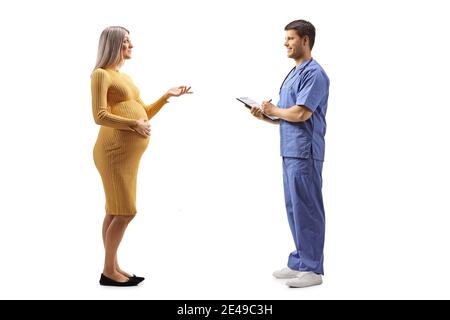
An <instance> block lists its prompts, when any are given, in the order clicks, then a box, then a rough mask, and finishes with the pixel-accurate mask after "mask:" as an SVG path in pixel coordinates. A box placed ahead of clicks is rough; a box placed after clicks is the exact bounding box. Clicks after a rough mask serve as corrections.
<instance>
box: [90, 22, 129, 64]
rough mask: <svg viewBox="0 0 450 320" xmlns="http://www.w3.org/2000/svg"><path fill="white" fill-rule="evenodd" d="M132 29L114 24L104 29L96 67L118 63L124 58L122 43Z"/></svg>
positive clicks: (99, 42) (99, 44)
mask: <svg viewBox="0 0 450 320" xmlns="http://www.w3.org/2000/svg"><path fill="white" fill-rule="evenodd" d="M129 33H130V31H128V30H127V29H125V28H124V27H119V26H112V27H107V28H106V29H105V30H103V32H102V34H101V35H100V40H99V41H98V53H97V62H96V63H95V68H94V70H95V69H97V68H103V67H109V66H113V65H117V64H119V63H120V62H121V60H122V44H123V40H124V39H125V36H126V35H127V34H129Z"/></svg>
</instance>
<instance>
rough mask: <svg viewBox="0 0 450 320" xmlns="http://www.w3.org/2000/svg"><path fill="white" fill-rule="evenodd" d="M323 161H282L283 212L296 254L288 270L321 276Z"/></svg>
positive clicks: (323, 232) (289, 263)
mask: <svg viewBox="0 0 450 320" xmlns="http://www.w3.org/2000/svg"><path fill="white" fill-rule="evenodd" d="M322 166H323V161H318V160H314V159H312V158H311V157H309V158H308V159H301V158H288V157H283V184H284V197H285V202H286V211H287V216H288V221H289V226H290V227H291V232H292V236H293V237H294V242H295V248H296V250H295V251H294V252H292V253H291V254H290V256H289V260H288V267H289V268H291V269H293V270H299V271H312V272H315V273H318V274H323V245H324V240H325V210H324V207H323V199H322Z"/></svg>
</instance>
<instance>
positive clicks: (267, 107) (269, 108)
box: [261, 99, 277, 116]
mask: <svg viewBox="0 0 450 320" xmlns="http://www.w3.org/2000/svg"><path fill="white" fill-rule="evenodd" d="M271 101H272V99H270V100H269V101H263V102H262V104H261V111H262V112H263V113H264V114H266V115H268V116H274V111H275V109H276V108H277V107H276V106H275V105H274V104H272V103H271Z"/></svg>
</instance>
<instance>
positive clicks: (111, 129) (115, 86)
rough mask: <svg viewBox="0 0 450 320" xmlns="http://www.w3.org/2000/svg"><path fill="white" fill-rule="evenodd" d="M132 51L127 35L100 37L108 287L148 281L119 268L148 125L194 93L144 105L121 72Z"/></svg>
mask: <svg viewBox="0 0 450 320" xmlns="http://www.w3.org/2000/svg"><path fill="white" fill-rule="evenodd" d="M132 48H133V45H132V44H131V41H130V33H129V31H128V30H127V29H125V28H123V27H108V28H106V29H105V30H103V32H102V34H101V36H100V41H99V47H98V55H97V63H96V65H95V68H94V71H93V72H92V75H91V90H92V112H93V116H94V119H95V123H97V124H99V125H101V127H100V132H99V134H98V138H97V142H96V143H95V147H94V161H95V166H96V167H97V170H98V172H99V173H100V176H101V178H102V182H103V188H104V191H105V197H106V206H105V209H106V215H105V219H104V221H103V228H102V236H103V244H104V247H105V264H104V268H103V273H102V274H101V277H100V284H101V285H106V286H135V285H137V284H138V283H140V282H141V281H143V280H144V278H143V277H137V276H135V275H131V274H128V273H127V272H125V271H123V270H122V269H121V268H120V267H119V263H118V261H117V249H118V247H119V245H120V242H121V240H122V237H123V235H124V233H125V230H126V228H127V226H128V224H129V223H130V221H131V220H132V219H133V218H134V216H135V214H136V178H137V173H138V167H139V161H140V159H141V156H142V154H143V153H144V151H145V149H146V148H147V145H148V143H149V137H150V124H149V122H148V121H149V120H150V119H151V118H152V117H153V116H154V115H155V114H156V113H158V111H159V110H161V108H162V107H163V106H164V105H165V104H166V103H167V102H168V101H167V100H168V99H169V98H170V97H178V96H181V95H184V94H189V93H192V92H191V91H190V87H186V86H180V87H175V88H172V89H170V90H168V91H167V92H166V93H165V94H163V95H162V96H161V98H159V99H158V100H157V101H156V102H154V103H153V104H150V105H145V104H144V103H143V102H142V100H141V98H140V96H139V90H138V88H137V87H136V86H135V85H134V84H133V81H132V80H131V78H130V77H129V76H127V75H126V74H124V73H121V72H120V68H121V67H122V65H123V64H124V62H125V60H128V59H130V58H131V49H132Z"/></svg>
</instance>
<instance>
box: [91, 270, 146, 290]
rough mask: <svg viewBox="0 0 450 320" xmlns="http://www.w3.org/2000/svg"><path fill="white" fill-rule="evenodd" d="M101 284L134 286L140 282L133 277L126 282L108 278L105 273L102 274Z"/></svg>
mask: <svg viewBox="0 0 450 320" xmlns="http://www.w3.org/2000/svg"><path fill="white" fill-rule="evenodd" d="M99 283H100V285H102V286H112V287H132V286H137V285H138V283H139V282H137V281H136V280H133V278H129V279H128V281H125V282H119V281H116V280H113V279H110V278H108V277H107V276H105V275H104V274H103V273H102V275H101V276H100V281H99Z"/></svg>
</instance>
